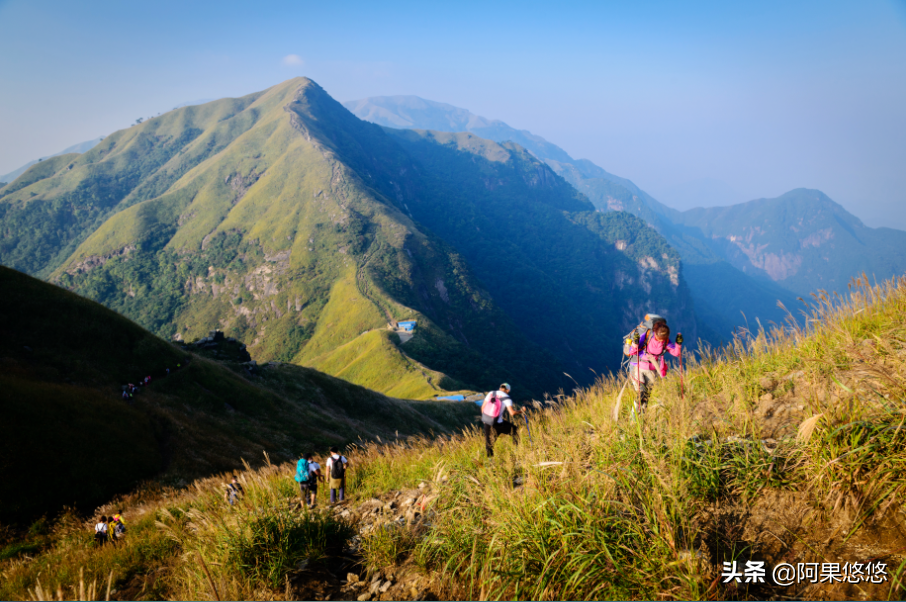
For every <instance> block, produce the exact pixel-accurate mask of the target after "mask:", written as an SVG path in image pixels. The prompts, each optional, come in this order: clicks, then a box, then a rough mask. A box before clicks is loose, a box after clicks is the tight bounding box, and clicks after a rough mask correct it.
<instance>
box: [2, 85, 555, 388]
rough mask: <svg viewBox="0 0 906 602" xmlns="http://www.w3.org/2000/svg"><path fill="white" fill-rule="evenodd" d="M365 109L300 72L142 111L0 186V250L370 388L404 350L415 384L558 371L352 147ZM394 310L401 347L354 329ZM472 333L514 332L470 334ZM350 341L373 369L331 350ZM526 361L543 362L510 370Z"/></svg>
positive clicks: (374, 149)
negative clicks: (357, 111)
mask: <svg viewBox="0 0 906 602" xmlns="http://www.w3.org/2000/svg"><path fill="white" fill-rule="evenodd" d="M363 125H365V124H363V123H362V122H361V121H359V120H358V119H356V118H355V117H353V116H352V115H350V114H349V112H348V111H346V110H345V109H343V107H342V106H341V105H340V104H339V103H337V102H336V101H334V100H333V99H331V98H330V97H329V96H328V95H327V94H326V93H325V92H324V91H323V90H322V89H321V88H319V87H318V86H317V85H316V84H314V83H313V82H311V81H309V80H305V79H302V78H299V79H295V80H290V81H288V82H284V83H283V84H281V85H279V86H275V87H273V88H271V89H269V90H266V91H264V92H261V93H257V94H252V95H249V96H246V97H243V98H241V99H224V100H219V101H215V102H212V103H208V104H205V105H200V106H193V107H186V108H182V109H177V110H174V111H171V112H169V113H167V114H165V115H162V116H160V117H155V118H153V119H149V120H148V121H146V122H145V123H142V124H141V125H136V126H134V127H132V128H130V129H129V130H123V131H121V132H117V133H115V134H113V135H111V136H108V137H107V138H105V139H104V140H103V141H102V143H101V144H99V145H98V146H97V147H95V148H93V149H92V150H91V151H89V152H87V153H85V154H83V155H80V156H78V157H77V158H76V159H75V160H74V162H73V164H72V166H71V168H70V167H69V166H67V167H66V168H64V169H62V170H60V171H57V172H55V173H53V174H52V175H50V176H49V177H45V178H43V179H41V180H39V181H33V182H32V180H33V179H34V178H32V176H30V175H29V173H30V172H27V173H26V174H23V176H22V177H20V178H19V179H18V180H17V182H13V183H12V185H11V186H10V187H6V188H5V189H4V190H3V191H2V192H0V194H3V196H2V197H0V224H2V227H0V236H3V237H5V238H3V240H2V242H0V261H2V262H3V263H5V264H7V265H11V266H13V267H17V268H18V269H21V270H25V271H28V272H31V273H35V274H40V275H48V274H49V275H50V277H51V279H52V280H53V281H55V282H59V283H60V284H62V285H64V286H66V287H67V288H70V289H71V290H74V291H76V292H78V293H80V294H82V295H85V296H87V297H90V298H93V299H95V300H98V301H100V302H102V303H103V304H105V305H106V306H108V307H110V308H112V309H115V310H116V311H118V312H120V313H122V314H124V315H126V316H128V317H130V318H132V319H134V320H136V321H137V322H138V323H139V324H141V325H142V326H144V327H146V328H148V329H149V330H151V331H152V332H154V333H155V334H158V335H160V336H162V337H164V338H170V337H177V338H181V339H183V340H191V339H193V338H197V337H199V336H203V335H204V334H205V333H207V332H208V331H209V330H211V329H214V328H219V329H222V330H224V331H226V332H227V334H228V335H235V336H238V337H240V338H242V339H243V340H246V341H248V342H249V346H250V349H251V352H252V353H253V354H255V356H256V357H259V358H261V359H264V360H279V361H295V362H301V363H305V362H313V363H314V364H317V365H319V366H321V367H324V368H329V369H331V370H337V373H338V374H339V373H341V372H342V374H343V375H344V377H345V378H350V379H352V382H355V383H357V384H361V385H363V386H368V387H371V388H382V387H385V385H388V384H391V383H390V381H389V379H387V378H386V376H385V375H384V374H383V371H384V370H385V369H387V367H389V366H409V367H410V369H408V370H406V371H405V372H404V373H401V374H400V379H401V380H400V381H398V382H393V383H392V384H391V385H392V387H393V390H394V391H406V392H407V394H412V395H418V396H421V397H431V396H432V395H434V394H437V393H440V392H443V391H449V390H451V389H450V387H452V388H453V390H458V389H460V388H463V387H471V388H490V387H493V386H496V385H497V384H499V383H500V382H501V381H502V380H518V381H520V384H521V385H522V387H521V392H522V393H523V394H529V395H530V394H532V393H535V394H538V395H540V394H541V392H542V391H544V390H546V389H556V388H557V387H559V386H564V385H565V384H566V382H568V381H567V380H566V379H565V377H563V376H562V374H561V371H560V370H558V368H557V366H556V362H555V361H553V360H552V358H551V357H550V356H549V355H545V354H544V352H543V351H542V350H541V349H539V348H537V346H534V345H532V344H531V343H529V342H528V341H527V340H526V339H525V337H524V336H523V335H522V334H520V333H519V331H518V329H517V328H516V327H515V326H514V325H513V324H512V321H511V320H510V319H508V317H507V316H506V315H505V314H503V312H501V311H500V310H499V309H498V308H497V307H496V306H495V304H494V302H493V301H492V300H491V298H490V296H489V295H488V294H487V293H486V292H485V291H484V290H483V289H482V287H481V286H480V285H479V283H478V282H477V280H476V279H475V278H474V277H473V276H472V275H471V273H470V269H469V267H468V266H467V265H465V263H464V262H463V261H462V259H461V258H460V257H458V256H457V254H456V253H455V252H453V251H452V249H451V248H450V247H448V246H447V245H445V244H444V243H443V242H442V241H440V240H438V239H437V238H436V237H434V236H433V235H432V234H431V233H430V232H427V231H424V230H423V228H422V227H421V226H420V225H417V224H415V223H414V222H413V221H412V219H411V217H410V216H407V215H405V214H404V213H403V212H402V211H401V210H400V209H399V208H397V207H396V206H395V205H394V203H392V202H389V201H388V199H387V198H386V197H385V196H383V195H382V194H381V193H380V192H379V191H377V190H375V188H373V187H372V183H371V182H369V181H367V175H365V174H362V173H360V171H359V168H360V167H361V166H360V165H359V164H357V163H356V164H353V163H350V162H349V161H348V160H347V159H348V157H347V153H345V149H346V148H348V147H349V145H360V146H361V145H364V147H365V148H366V152H367V153H379V152H382V149H383V147H382V146H374V145H371V143H372V142H373V141H372V140H370V139H368V138H367V137H366V138H360V137H359V136H358V135H359V133H360V130H361V126H363ZM373 130H374V128H371V131H372V132H373ZM378 135H379V138H380V139H381V142H382V143H383V144H384V145H385V146H386V143H387V142H388V141H389V138H388V137H387V136H386V135H384V134H383V133H381V132H378ZM391 146H393V152H396V153H401V152H402V151H401V149H399V148H398V147H397V146H395V145H393V143H392V142H391ZM34 169H35V168H34V167H33V168H32V170H34ZM30 171H31V170H30ZM29 178H31V179H29ZM28 182H31V183H28ZM26 183H28V184H27V185H25V186H24V187H22V186H20V184H26ZM402 319H416V320H418V322H419V329H418V331H417V332H416V339H415V340H414V341H412V342H410V343H409V344H407V346H406V347H405V349H403V348H402V347H401V346H399V345H397V344H395V342H394V340H393V339H392V338H384V342H385V343H387V344H380V345H367V346H361V345H358V346H356V345H355V344H354V343H353V342H354V341H355V340H356V339H357V338H358V337H360V336H362V335H363V333H366V332H369V331H373V330H376V329H379V330H380V329H385V328H386V326H387V324H388V323H391V322H394V321H397V320H402ZM422 333H425V334H426V335H427V336H425V337H422V336H421V334H422ZM479 333H480V335H479ZM478 336H488V337H494V338H496V339H498V340H507V341H509V342H510V343H509V345H510V347H507V348H506V349H499V348H482V347H478V346H475V345H474V343H470V341H475V340H476V338H477V337H478ZM351 344H353V346H356V347H357V348H358V349H359V351H361V352H362V353H365V354H367V355H365V356H362V357H359V358H357V361H358V362H359V363H360V364H361V365H363V366H365V368H366V369H361V370H359V369H350V368H349V367H348V364H349V362H345V363H344V362H342V361H340V359H338V357H331V354H339V356H342V355H343V353H344V352H343V351H340V350H341V349H344V348H345V349H349V347H347V346H348V345H351ZM425 361H430V362H432V363H431V365H425V364H424V362H425ZM528 364H530V365H532V366H540V368H538V369H534V368H533V369H532V370H531V371H528V372H525V373H520V372H519V370H521V369H522V367H523V366H525V365H528ZM384 390H385V391H390V390H389V389H384Z"/></svg>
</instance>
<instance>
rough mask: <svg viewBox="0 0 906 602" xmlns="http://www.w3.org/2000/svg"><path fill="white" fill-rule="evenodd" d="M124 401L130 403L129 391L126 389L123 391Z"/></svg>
mask: <svg viewBox="0 0 906 602" xmlns="http://www.w3.org/2000/svg"><path fill="white" fill-rule="evenodd" d="M123 400H124V401H129V391H127V390H126V389H123Z"/></svg>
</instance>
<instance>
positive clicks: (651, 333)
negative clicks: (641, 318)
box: [623, 316, 683, 413]
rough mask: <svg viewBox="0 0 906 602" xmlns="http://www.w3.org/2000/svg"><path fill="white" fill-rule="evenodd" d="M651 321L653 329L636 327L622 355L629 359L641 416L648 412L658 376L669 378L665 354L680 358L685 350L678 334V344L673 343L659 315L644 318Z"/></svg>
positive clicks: (667, 328)
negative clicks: (652, 390)
mask: <svg viewBox="0 0 906 602" xmlns="http://www.w3.org/2000/svg"><path fill="white" fill-rule="evenodd" d="M645 318H646V320H650V323H651V326H650V327H649V328H644V332H640V330H642V329H643V327H644V326H646V325H645V324H644V323H643V324H642V325H640V326H639V327H638V328H636V329H635V330H634V331H633V332H632V335H631V338H630V340H628V341H626V342H624V349H623V352H624V353H625V354H626V355H628V356H629V358H630V362H629V378H630V380H631V381H632V386H633V388H634V389H635V392H636V393H637V394H638V396H637V399H636V410H637V411H638V412H639V413H642V412H644V411H645V408H646V407H647V406H648V398H649V397H650V395H651V387H652V386H653V385H654V383H655V380H657V376H658V375H660V376H661V378H663V377H665V376H667V361H666V360H665V359H664V354H665V353H669V354H670V355H672V356H674V357H679V356H680V354H681V353H682V350H683V347H682V345H683V335H682V334H681V333H680V334H677V335H676V343H671V342H670V328H669V327H668V326H667V321H666V320H664V319H663V318H661V317H660V316H645Z"/></svg>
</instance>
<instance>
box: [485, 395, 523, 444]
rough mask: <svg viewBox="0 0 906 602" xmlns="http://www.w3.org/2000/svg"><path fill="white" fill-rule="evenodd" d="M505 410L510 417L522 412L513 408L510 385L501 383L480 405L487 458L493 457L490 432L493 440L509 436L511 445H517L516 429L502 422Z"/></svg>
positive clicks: (505, 421) (510, 424)
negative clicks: (492, 432) (493, 436)
mask: <svg viewBox="0 0 906 602" xmlns="http://www.w3.org/2000/svg"><path fill="white" fill-rule="evenodd" d="M504 408H506V409H507V411H508V412H509V413H510V416H519V415H520V414H522V410H520V409H517V408H515V407H514V406H513V400H512V399H510V385H509V384H507V383H503V384H502V385H500V389H499V390H498V391H491V392H490V393H488V394H487V396H485V398H484V402H483V403H482V404H481V422H482V426H484V445H485V449H486V450H487V452H488V457H489V458H493V457H494V445H493V443H492V442H491V431H492V430H493V431H494V433H495V439H496V438H497V437H499V436H500V435H509V436H511V437H512V438H513V444H514V445H519V433H518V427H517V426H516V425H515V424H513V423H512V422H509V421H508V420H504V419H503V418H504V411H503V409H504Z"/></svg>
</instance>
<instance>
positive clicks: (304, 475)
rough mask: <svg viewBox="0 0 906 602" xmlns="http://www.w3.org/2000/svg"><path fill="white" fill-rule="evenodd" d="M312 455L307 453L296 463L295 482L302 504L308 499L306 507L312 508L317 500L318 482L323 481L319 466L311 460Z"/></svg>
mask: <svg viewBox="0 0 906 602" xmlns="http://www.w3.org/2000/svg"><path fill="white" fill-rule="evenodd" d="M312 458H313V455H312V454H311V453H307V454H305V455H304V456H302V459H301V460H299V461H298V462H296V476H295V479H296V482H297V483H298V484H299V489H300V490H301V492H302V503H303V504H304V503H305V500H306V497H307V498H308V507H309V508H314V507H315V503H316V502H317V498H318V481H323V480H324V477H323V476H322V475H321V465H320V464H318V463H317V462H315V461H314V460H312Z"/></svg>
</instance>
